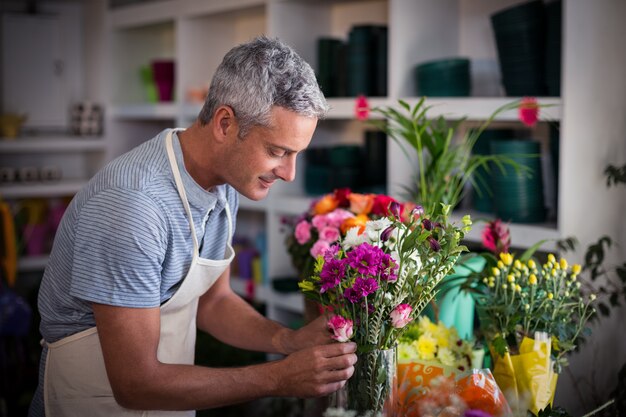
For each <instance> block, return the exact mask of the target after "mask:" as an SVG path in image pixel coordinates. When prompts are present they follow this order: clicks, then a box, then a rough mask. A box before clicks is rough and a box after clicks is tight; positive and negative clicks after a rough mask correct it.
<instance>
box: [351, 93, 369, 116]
mask: <svg viewBox="0 0 626 417" xmlns="http://www.w3.org/2000/svg"><path fill="white" fill-rule="evenodd" d="M354 114H355V116H356V118H357V119H359V120H367V118H368V117H369V115H370V105H369V102H368V101H367V97H365V96H364V95H360V96H358V97H357V98H356V101H355V102H354Z"/></svg>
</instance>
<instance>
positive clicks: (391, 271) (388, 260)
mask: <svg viewBox="0 0 626 417" xmlns="http://www.w3.org/2000/svg"><path fill="white" fill-rule="evenodd" d="M381 269H382V270H381V272H380V279H381V280H383V281H388V282H395V281H397V279H398V264H397V263H396V261H395V260H394V259H393V257H392V256H391V255H389V254H386V253H385V254H383V256H382V268H381Z"/></svg>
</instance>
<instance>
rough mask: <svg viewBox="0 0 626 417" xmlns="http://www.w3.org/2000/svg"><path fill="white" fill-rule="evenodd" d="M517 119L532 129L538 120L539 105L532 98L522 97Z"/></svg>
mask: <svg viewBox="0 0 626 417" xmlns="http://www.w3.org/2000/svg"><path fill="white" fill-rule="evenodd" d="M519 119H520V120H521V122H522V123H524V124H525V125H526V126H529V127H532V126H534V125H536V124H537V120H539V104H538V103H537V99H536V98H534V97H524V98H523V99H522V100H521V101H520V103H519Z"/></svg>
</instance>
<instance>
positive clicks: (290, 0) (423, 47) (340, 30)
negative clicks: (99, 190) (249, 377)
mask: <svg viewBox="0 0 626 417" xmlns="http://www.w3.org/2000/svg"><path fill="white" fill-rule="evenodd" d="M521 2H522V0H504V1H499V2H484V1H482V0H436V1H435V0H323V1H316V2H311V1H305V0H230V1H227V0H219V1H218V0H216V1H201V0H179V1H175V0H165V1H158V2H154V3H153V2H149V3H147V4H141V5H133V6H127V7H120V8H118V9H114V10H111V11H110V13H109V22H110V24H109V27H108V29H107V30H108V31H109V32H111V33H112V34H113V36H112V39H113V43H112V54H113V55H112V56H113V59H112V60H111V62H116V63H119V62H121V61H124V62H125V63H124V66H122V67H116V68H111V70H112V71H113V72H114V74H113V76H112V81H111V82H112V83H113V85H111V87H112V89H113V91H115V92H116V94H113V95H112V97H111V102H110V105H111V108H112V111H111V112H110V116H111V123H112V125H113V126H115V125H120V124H122V125H123V127H122V128H121V129H116V130H115V131H116V132H120V133H121V134H119V135H116V136H118V138H117V140H118V141H120V142H119V143H123V142H124V141H125V140H126V139H125V138H124V132H125V131H126V130H127V129H129V126H132V128H133V133H132V135H133V137H136V136H137V133H138V132H145V138H146V139H147V138H149V137H152V136H153V135H154V134H156V133H157V132H158V131H159V130H160V129H161V128H162V124H163V122H170V121H174V123H175V124H176V125H178V126H186V125H188V124H189V123H191V122H192V121H193V120H194V118H195V117H196V116H197V114H198V112H199V111H200V108H201V105H200V104H198V103H192V102H188V101H187V100H186V96H185V91H186V90H187V89H188V88H191V87H194V88H197V87H199V86H202V85H205V86H206V85H207V83H208V82H209V81H210V79H211V76H212V73H213V71H214V69H215V68H216V67H217V65H218V64H219V62H220V61H221V59H222V57H223V55H224V53H225V52H226V51H227V50H228V49H230V47H232V46H234V45H235V44H237V43H240V42H243V41H245V40H247V39H249V38H251V37H253V36H255V35H259V34H262V33H263V34H266V35H268V36H276V37H279V38H281V39H282V40H284V41H285V42H287V43H288V44H290V45H291V46H293V47H294V48H295V49H296V50H297V51H298V53H299V54H300V55H301V56H302V57H303V58H304V59H305V60H307V61H308V62H309V63H310V64H311V65H312V66H313V68H316V67H317V57H316V39H317V38H318V37H320V36H333V37H338V38H343V39H346V37H347V33H348V31H349V29H350V27H351V26H353V25H356V24H385V25H387V26H388V28H389V40H388V74H389V76H388V89H387V90H388V92H389V94H388V97H380V98H379V97H376V98H371V99H370V105H371V107H379V106H387V105H396V103H397V100H398V99H404V100H406V101H407V102H409V104H414V103H416V102H417V100H419V98H418V97H415V85H414V76H413V71H414V68H415V66H416V65H417V64H418V63H421V62H424V61H427V60H433V59H439V58H446V57H451V56H467V57H469V58H470V59H471V60H472V66H473V70H472V77H473V80H472V84H473V86H474V90H475V91H474V95H475V96H472V97H463V98H457V97H450V98H429V99H428V100H427V105H429V106H432V108H431V110H430V112H429V116H431V117H438V116H440V115H443V116H445V117H446V118H450V119H459V118H466V120H468V121H481V120H485V119H487V118H488V117H489V116H490V115H491V114H492V113H493V111H494V110H496V109H497V108H498V107H500V106H502V105H504V104H506V103H509V102H511V101H514V100H516V99H519V97H517V98H516V97H502V93H501V88H500V87H499V70H498V64H497V57H496V47H495V41H494V39H493V35H492V32H491V27H490V22H489V16H490V15H491V14H492V13H494V12H495V11H497V10H501V9H504V8H506V7H508V6H510V5H513V4H518V3H521ZM564 10H565V11H564V15H563V20H564V23H566V24H564V25H563V26H564V27H566V28H568V27H570V25H571V22H574V21H577V19H582V17H581V16H584V13H586V12H587V9H586V6H581V5H578V4H576V3H575V2H571V1H570V0H566V5H564ZM593 19H594V20H593V22H592V24H593V25H596V26H601V20H600V17H594V18H593ZM575 39H579V36H578V35H576V34H574V29H570V30H566V31H565V32H564V33H563V45H564V46H563V48H564V49H563V51H564V52H563V56H564V59H563V72H562V91H563V93H562V96H561V97H543V98H539V102H540V103H541V104H542V105H546V107H544V108H543V109H542V115H543V120H548V121H550V122H558V123H560V125H561V132H562V135H561V150H560V155H559V159H560V162H561V164H560V165H561V168H560V176H559V184H558V190H559V195H558V213H557V219H558V220H557V222H556V223H554V224H528V225H524V224H512V225H511V233H512V239H513V241H514V245H515V246H516V247H529V246H531V245H533V244H534V243H535V242H537V241H539V240H542V239H547V240H549V242H547V243H546V244H545V245H544V247H543V248H544V249H546V250H554V249H556V248H555V245H554V241H555V240H556V239H560V238H564V237H567V236H571V235H574V234H577V232H578V231H579V230H580V221H582V219H583V218H584V213H582V211H580V210H579V211H576V213H577V214H575V215H571V212H568V213H567V214H566V213H565V211H566V208H571V206H572V204H576V199H575V198H574V197H572V196H573V195H576V194H579V193H578V192H577V191H576V185H575V181H574V180H573V178H576V176H577V169H576V167H573V166H572V161H577V160H579V159H580V157H581V156H582V155H580V154H579V152H578V151H576V150H574V149H575V146H576V145H575V144H574V143H575V141H577V140H582V139H583V138H581V137H580V135H577V133H576V132H577V130H578V129H579V128H580V125H581V123H583V121H582V118H578V117H572V114H574V110H572V109H573V108H575V107H577V106H578V105H577V103H574V102H573V99H572V97H573V96H574V95H573V94H571V91H572V89H574V88H576V86H575V85H574V80H577V79H580V78H581V77H583V78H584V77H585V76H586V74H587V72H586V71H589V70H590V68H589V67H585V66H582V67H581V66H580V65H578V63H577V61H576V60H575V59H574V58H573V57H574V56H575V55H576V54H577V53H578V51H577V50H576V49H575V48H576V47H575V46H574V45H575V44H576V43H577V42H576V41H575ZM164 56H167V57H169V58H173V59H174V60H175V62H176V65H177V68H176V81H175V86H176V100H175V101H174V102H171V103H158V104H153V103H147V102H146V101H145V99H144V98H143V95H142V92H141V91H140V88H139V87H140V80H139V75H138V71H139V67H140V66H141V65H146V64H147V63H148V62H149V60H150V59H152V58H155V57H164ZM328 101H329V104H330V107H331V110H330V113H329V114H328V117H327V119H326V120H324V121H321V122H320V124H319V126H318V129H317V131H316V134H315V136H314V139H313V142H312V146H319V145H320V144H337V143H354V142H357V143H358V142H360V141H361V140H362V139H361V138H362V134H363V132H364V131H365V130H366V129H367V128H368V127H369V126H368V125H367V123H366V122H361V121H357V120H355V118H354V106H355V101H354V97H346V98H331V99H329V100H328ZM579 103H580V101H579ZM566 110H567V111H566ZM517 119H518V116H517V114H516V112H515V111H509V112H505V113H502V114H500V115H499V116H498V117H497V119H496V122H497V123H510V122H513V123H514V122H515V121H516V120H517ZM151 122H152V123H153V125H152V124H151ZM133 123H136V125H134V124H133ZM387 155H388V167H389V168H388V184H387V185H388V190H389V193H390V194H391V195H393V196H395V197H399V195H400V192H399V187H398V186H399V185H401V184H406V183H407V181H409V180H410V175H411V172H412V167H411V162H410V161H408V160H406V158H405V156H404V154H403V153H402V152H401V150H400V149H399V147H398V146H397V145H396V144H395V143H394V142H393V141H389V142H388V151H387ZM303 163H304V161H300V162H299V166H298V175H297V176H296V180H295V181H294V182H293V183H290V184H278V185H276V186H275V187H274V188H273V189H272V191H271V193H270V196H269V197H268V199H267V200H266V201H263V202H250V201H246V200H245V199H242V201H241V207H240V212H241V213H242V215H244V216H246V214H245V213H256V214H255V215H254V216H252V218H254V219H257V220H256V221H260V222H262V223H263V224H262V227H264V229H265V231H266V233H267V239H268V245H267V246H268V254H267V256H268V264H269V265H268V274H269V278H270V279H272V278H274V277H279V276H285V275H288V274H294V273H295V271H294V270H293V268H292V267H291V265H290V260H289V258H288V255H287V253H286V250H285V249H284V245H283V240H284V235H283V234H282V232H281V230H280V229H281V227H280V226H281V221H280V220H281V217H282V216H288V215H298V214H300V213H302V212H304V211H305V210H306V209H307V208H308V207H309V205H310V203H311V200H312V198H311V197H308V196H306V195H304V194H305V193H304V186H303V177H304V176H303V175H302V173H303V167H302V165H303ZM472 214H473V217H474V218H479V217H480V218H485V217H488V216H487V215H483V214H482V213H472ZM259 219H261V220H259ZM563 219H566V221H565V222H564V221H563ZM574 219H577V220H574ZM246 221H249V219H246ZM253 221H254V220H253ZM240 225H241V223H240ZM585 230H587V229H585ZM238 231H239V232H242V231H245V230H242V228H241V227H239V228H238ZM468 239H469V240H470V241H474V242H477V241H479V240H480V230H479V228H475V230H473V231H472V232H471V233H470V235H469V236H468ZM268 294H272V295H268ZM256 298H257V299H259V300H262V301H264V302H266V303H267V304H268V306H270V307H272V308H270V309H269V311H274V310H275V309H274V307H275V308H276V309H278V310H280V309H281V308H282V306H281V302H280V301H279V300H283V299H285V296H284V295H282V294H274V293H273V291H272V290H271V289H270V287H260V288H259V291H257V295H256ZM294 306H296V305H295V304H294ZM297 309H298V308H297V306H296V310H297ZM271 314H273V313H271ZM271 314H270V315H271ZM276 317H277V316H275V317H273V318H276Z"/></svg>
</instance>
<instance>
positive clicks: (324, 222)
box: [311, 214, 328, 230]
mask: <svg viewBox="0 0 626 417" xmlns="http://www.w3.org/2000/svg"><path fill="white" fill-rule="evenodd" d="M327 216H328V215H327V214H318V215H316V216H313V219H312V220H311V223H313V226H315V228H316V229H317V230H320V229H322V228H324V227H326V226H328V217H327Z"/></svg>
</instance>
